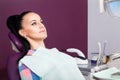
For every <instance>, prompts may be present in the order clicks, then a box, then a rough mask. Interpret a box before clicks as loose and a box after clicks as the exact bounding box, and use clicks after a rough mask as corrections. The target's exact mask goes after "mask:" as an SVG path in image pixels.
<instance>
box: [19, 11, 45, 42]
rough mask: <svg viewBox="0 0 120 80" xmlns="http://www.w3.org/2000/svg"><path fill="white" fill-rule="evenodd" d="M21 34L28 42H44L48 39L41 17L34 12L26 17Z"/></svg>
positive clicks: (23, 19) (23, 20)
mask: <svg viewBox="0 0 120 80" xmlns="http://www.w3.org/2000/svg"><path fill="white" fill-rule="evenodd" d="M20 33H22V36H23V37H25V38H26V39H27V40H44V39H45V38H46V37H47V31H46V28H45V26H44V24H43V23H42V19H41V17H40V16H39V15H38V14H36V13H34V12H30V13H27V14H26V15H24V17H23V18H22V29H21V32H20Z"/></svg>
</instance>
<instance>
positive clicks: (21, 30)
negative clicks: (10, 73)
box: [7, 11, 85, 80]
mask: <svg viewBox="0 0 120 80" xmlns="http://www.w3.org/2000/svg"><path fill="white" fill-rule="evenodd" d="M7 26H8V28H9V29H10V31H11V32H13V33H14V34H15V35H16V36H17V37H18V38H19V39H20V40H22V42H23V44H24V46H25V52H24V53H26V55H25V56H23V58H21V59H20V60H19V72H20V76H21V79H22V80H85V78H84V77H83V75H82V73H81V72H80V70H79V69H78V66H77V63H76V61H75V59H74V58H73V57H71V56H69V55H67V54H65V53H63V52H60V51H59V50H57V49H56V48H52V49H48V48H46V47H45V44H44V40H45V39H46V38H47V31H46V28H45V26H44V24H43V23H42V19H41V17H40V16H39V15H38V14H37V13H35V12H32V11H27V12H23V13H21V14H20V15H12V16H10V17H8V19H7ZM25 43H27V45H26V44H25Z"/></svg>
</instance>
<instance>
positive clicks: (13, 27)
mask: <svg viewBox="0 0 120 80" xmlns="http://www.w3.org/2000/svg"><path fill="white" fill-rule="evenodd" d="M30 12H32V11H26V12H23V13H21V14H20V15H12V16H9V17H8V18H7V22H6V24H7V27H8V28H9V30H10V31H11V32H12V33H13V34H14V35H15V36H16V37H17V38H18V39H19V40H20V41H21V43H22V44H23V46H24V49H23V52H24V53H26V52H27V51H28V50H29V49H30V44H29V42H28V41H27V40H26V39H25V38H24V37H22V36H21V35H20V34H19V30H20V29H22V25H21V22H22V19H23V17H24V16H25V15H26V14H28V13H30Z"/></svg>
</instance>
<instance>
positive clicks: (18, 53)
mask: <svg viewBox="0 0 120 80" xmlns="http://www.w3.org/2000/svg"><path fill="white" fill-rule="evenodd" d="M8 37H9V39H10V42H11V45H12V49H13V51H14V52H13V53H12V54H11V55H10V56H9V57H8V60H7V73H8V78H9V80H21V79H20V74H19V70H18V61H19V60H20V59H21V58H22V57H23V56H24V53H23V52H24V47H23V45H22V43H21V42H20V40H19V39H18V38H17V37H16V36H15V35H14V34H13V33H12V32H9V33H8ZM62 52H64V50H62ZM65 52H68V53H77V54H78V56H77V57H78V58H80V59H78V58H76V59H77V61H79V62H80V64H81V63H82V64H88V61H87V59H86V58H85V56H84V54H83V53H82V52H81V51H80V50H78V49H75V48H68V49H66V50H65Z"/></svg>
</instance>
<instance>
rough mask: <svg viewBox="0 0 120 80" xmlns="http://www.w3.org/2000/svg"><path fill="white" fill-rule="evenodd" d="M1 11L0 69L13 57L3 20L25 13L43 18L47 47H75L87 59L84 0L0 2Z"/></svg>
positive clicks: (4, 0)
mask: <svg viewBox="0 0 120 80" xmlns="http://www.w3.org/2000/svg"><path fill="white" fill-rule="evenodd" d="M0 10H1V11H0V28H1V31H0V35H1V38H0V54H1V55H0V65H1V66H0V69H2V68H4V67H5V65H6V60H7V57H8V55H10V54H11V53H12V50H11V46H10V42H9V39H8V36H7V33H8V29H7V27H6V18H7V17H8V16H9V15H12V14H17V13H21V12H22V11H26V10H32V11H35V12H37V13H39V14H40V15H41V17H42V18H43V20H44V23H45V25H46V27H47V30H48V38H47V39H46V46H47V47H49V48H51V47H57V48H58V49H60V50H62V49H66V48H69V47H75V48H79V49H80V50H82V51H83V52H84V53H85V54H86V56H87V0H0Z"/></svg>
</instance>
